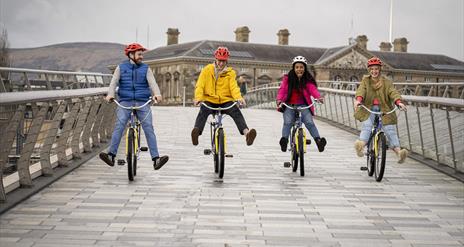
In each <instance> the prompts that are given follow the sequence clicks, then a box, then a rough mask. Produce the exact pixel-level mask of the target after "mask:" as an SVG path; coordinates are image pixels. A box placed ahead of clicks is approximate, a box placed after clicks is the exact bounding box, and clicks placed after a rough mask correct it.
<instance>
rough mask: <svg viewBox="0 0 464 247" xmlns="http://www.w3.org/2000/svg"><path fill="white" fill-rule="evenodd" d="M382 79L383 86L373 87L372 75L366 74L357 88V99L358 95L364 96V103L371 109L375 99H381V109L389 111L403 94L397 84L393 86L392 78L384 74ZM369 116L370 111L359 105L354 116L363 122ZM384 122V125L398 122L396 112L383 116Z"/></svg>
mask: <svg viewBox="0 0 464 247" xmlns="http://www.w3.org/2000/svg"><path fill="white" fill-rule="evenodd" d="M380 80H381V81H382V83H381V86H380V87H379V88H377V89H375V88H374V87H373V85H374V82H373V81H372V79H371V76H369V75H366V76H364V77H363V79H362V81H361V83H360V85H359V87H358V89H357V90H356V96H355V99H356V98H357V97H358V96H361V97H362V98H363V104H364V105H365V106H366V107H367V108H369V109H370V108H371V107H372V102H373V100H374V99H375V98H377V99H379V101H380V110H381V111H383V112H389V111H391V110H393V108H394V102H396V100H398V99H401V95H400V93H399V92H398V91H397V90H396V88H395V86H393V82H392V81H391V80H389V79H388V78H386V77H384V76H382V77H381V78H380ZM369 116H370V113H369V112H368V111H366V109H364V108H362V107H358V108H357V109H356V111H355V113H354V117H355V118H356V119H357V120H359V121H361V122H363V121H366V120H367V119H368V118H369ZM382 123H383V125H390V124H396V123H397V118H396V113H395V112H393V113H391V114H388V115H385V116H382Z"/></svg>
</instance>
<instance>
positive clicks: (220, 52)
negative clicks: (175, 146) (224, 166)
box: [191, 47, 256, 146]
mask: <svg viewBox="0 0 464 247" xmlns="http://www.w3.org/2000/svg"><path fill="white" fill-rule="evenodd" d="M229 54H230V53H229V50H228V49H227V47H219V48H218V49H217V50H216V51H215V52H214V57H215V58H216V61H215V62H214V63H212V64H208V65H207V66H206V67H205V68H203V70H202V71H201V73H200V76H199V77H198V81H197V84H196V87H195V99H194V104H195V105H196V106H198V105H199V104H200V103H201V102H204V103H205V104H207V105H209V106H210V107H213V108H217V107H221V108H225V107H228V106H230V105H232V104H233V102H234V101H238V103H239V104H240V105H245V100H244V99H243V98H242V95H241V94H240V88H239V87H238V84H237V81H236V80H235V78H236V74H235V71H234V70H233V69H232V68H230V67H227V60H228V59H229ZM212 113H213V111H212V110H210V109H208V108H207V107H205V106H203V105H202V106H201V107H200V112H198V116H197V119H196V120H195V127H194V128H193V130H192V134H191V135H192V144H193V145H195V146H196V145H198V136H200V135H201V133H202V132H203V129H204V128H205V124H206V120H207V119H208V116H209V115H210V114H212ZM223 113H225V114H227V115H229V116H231V117H232V119H234V122H235V124H236V125H237V128H238V130H239V132H240V134H242V135H245V139H246V143H247V145H248V146H250V145H252V144H253V141H254V140H255V138H256V130H255V129H248V126H247V124H246V122H245V118H244V117H243V115H242V112H241V111H240V109H239V108H238V106H234V107H232V108H231V109H229V110H225V111H223Z"/></svg>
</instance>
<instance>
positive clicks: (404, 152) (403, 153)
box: [398, 148, 409, 164]
mask: <svg viewBox="0 0 464 247" xmlns="http://www.w3.org/2000/svg"><path fill="white" fill-rule="evenodd" d="M408 153H409V152H408V150H406V149H404V148H403V149H401V150H400V151H399V152H398V163H399V164H402V163H404V160H405V159H406V157H408Z"/></svg>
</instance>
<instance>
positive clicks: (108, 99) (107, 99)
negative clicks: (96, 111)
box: [105, 95, 114, 103]
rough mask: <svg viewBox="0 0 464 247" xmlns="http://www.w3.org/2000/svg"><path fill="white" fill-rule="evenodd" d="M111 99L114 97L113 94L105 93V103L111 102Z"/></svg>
mask: <svg viewBox="0 0 464 247" xmlns="http://www.w3.org/2000/svg"><path fill="white" fill-rule="evenodd" d="M113 100H114V97H113V96H110V95H107V96H106V97H105V101H106V102H107V103H111V102H112V101H113Z"/></svg>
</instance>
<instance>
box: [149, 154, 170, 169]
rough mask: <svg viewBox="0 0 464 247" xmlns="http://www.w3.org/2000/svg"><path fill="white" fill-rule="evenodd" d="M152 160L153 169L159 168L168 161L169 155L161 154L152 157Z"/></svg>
mask: <svg viewBox="0 0 464 247" xmlns="http://www.w3.org/2000/svg"><path fill="white" fill-rule="evenodd" d="M152 160H153V168H155V170H159V169H160V168H161V167H163V166H164V164H166V162H168V160H169V157H168V156H167V155H164V156H161V157H155V158H153V159H152Z"/></svg>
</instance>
